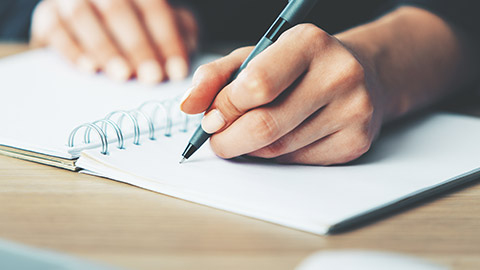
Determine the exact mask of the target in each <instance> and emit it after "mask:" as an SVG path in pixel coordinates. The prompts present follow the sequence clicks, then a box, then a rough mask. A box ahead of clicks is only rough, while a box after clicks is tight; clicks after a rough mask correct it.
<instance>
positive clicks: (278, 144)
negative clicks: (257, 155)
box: [262, 139, 286, 158]
mask: <svg viewBox="0 0 480 270" xmlns="http://www.w3.org/2000/svg"><path fill="white" fill-rule="evenodd" d="M285 149H286V145H285V143H284V142H283V140H282V139H279V140H277V141H275V142H274V143H272V144H269V145H267V146H265V147H264V149H263V150H262V157H264V158H275V157H279V156H281V155H283V154H284V153H285Z"/></svg>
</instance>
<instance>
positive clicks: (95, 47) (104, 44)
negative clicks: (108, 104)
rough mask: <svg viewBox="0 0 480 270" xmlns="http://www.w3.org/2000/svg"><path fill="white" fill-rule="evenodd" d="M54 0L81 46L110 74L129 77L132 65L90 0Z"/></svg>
mask: <svg viewBox="0 0 480 270" xmlns="http://www.w3.org/2000/svg"><path fill="white" fill-rule="evenodd" d="M55 3H56V4H57V5H58V8H59V11H60V14H61V16H62V19H63V21H65V22H66V23H67V25H68V26H69V29H70V30H71V31H72V33H73V34H74V35H75V37H76V39H77V40H78V42H79V43H80V45H81V47H82V48H84V49H85V51H86V52H87V53H88V54H89V55H92V56H94V57H95V59H96V60H97V62H98V64H99V65H100V67H102V69H103V70H104V71H105V72H106V73H107V75H109V76H110V77H111V78H113V79H116V80H120V81H124V80H127V79H128V78H130V76H131V75H132V74H133V68H132V67H131V66H130V64H129V63H128V62H127V61H126V60H125V58H124V57H123V56H122V54H121V53H120V51H119V49H118V48H117V47H116V46H115V44H114V42H113V40H112V39H111V38H110V37H109V34H108V32H107V30H106V29H105V27H104V26H103V24H102V22H101V21H100V19H99V18H98V16H97V15H96V13H95V11H94V9H93V8H92V5H91V4H90V3H89V2H88V1H87V0H70V1H64V0H57V1H56V2H55Z"/></svg>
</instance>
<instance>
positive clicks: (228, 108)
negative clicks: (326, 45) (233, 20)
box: [202, 32, 310, 133]
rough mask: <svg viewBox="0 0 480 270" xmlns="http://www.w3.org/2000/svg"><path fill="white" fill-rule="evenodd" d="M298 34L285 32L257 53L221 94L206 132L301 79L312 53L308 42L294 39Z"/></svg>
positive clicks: (206, 122) (207, 117)
mask: <svg viewBox="0 0 480 270" xmlns="http://www.w3.org/2000/svg"><path fill="white" fill-rule="evenodd" d="M296 34H297V32H293V33H291V34H290V35H289V34H286V35H284V36H282V38H280V39H279V40H278V41H277V42H276V43H275V44H273V45H272V46H271V47H269V48H267V49H266V50H265V51H264V52H262V53H260V54H259V55H258V56H256V57H255V58H254V59H253V60H252V61H251V62H250V63H249V64H248V66H247V67H246V68H245V69H244V70H243V71H242V72H241V73H240V74H239V76H238V77H237V78H236V79H235V80H234V81H233V82H232V83H231V84H229V85H227V86H226V87H225V88H224V89H223V90H222V91H221V92H220V93H219V94H218V95H217V97H216V98H215V100H214V102H213V104H212V109H211V110H210V111H209V112H207V114H206V115H205V117H204V118H203V120H202V128H203V129H204V130H205V132H207V133H215V132H218V131H219V130H221V129H223V128H225V127H227V126H228V125H229V124H231V123H232V122H233V121H235V120H236V119H237V118H238V117H239V116H241V115H242V114H244V113H245V112H247V111H249V110H251V109H253V108H257V107H259V106H261V105H265V104H268V103H270V102H272V101H274V100H275V99H276V98H277V97H278V96H279V95H280V94H281V93H282V92H283V91H284V90H286V89H287V88H288V87H289V86H290V85H292V84H293V83H294V82H295V81H296V80H297V79H299V77H300V76H301V75H302V74H303V73H304V72H305V71H306V70H307V68H308V67H309V65H310V57H309V54H308V53H305V52H304V50H305V48H306V47H305V45H306V44H301V43H300V42H292V41H293V40H295V39H296V38H295V35H296ZM286 52H288V53H286ZM285 67H288V68H285Z"/></svg>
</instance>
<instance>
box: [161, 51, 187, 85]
mask: <svg viewBox="0 0 480 270" xmlns="http://www.w3.org/2000/svg"><path fill="white" fill-rule="evenodd" d="M165 68H166V69H167V74H168V77H169V78H170V80H172V81H178V80H182V79H185V77H187V75H188V66H187V63H186V62H185V60H183V59H182V58H181V57H178V56H174V57H170V58H168V60H167V62H166V64H165Z"/></svg>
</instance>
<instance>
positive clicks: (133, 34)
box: [90, 0, 166, 84]
mask: <svg viewBox="0 0 480 270" xmlns="http://www.w3.org/2000/svg"><path fill="white" fill-rule="evenodd" d="M90 1H91V2H92V3H93V4H94V6H95V7H96V8H97V9H98V10H99V12H98V14H100V19H101V20H102V22H103V23H104V24H105V27H106V29H107V30H108V32H109V33H110V34H111V36H112V38H113V40H114V42H115V44H116V45H117V46H118V47H119V49H120V51H121V52H122V53H123V54H124V55H125V56H126V58H127V60H128V62H129V63H130V64H131V65H132V67H133V70H135V71H136V75H137V78H138V79H139V80H140V81H142V82H145V83H149V84H154V83H158V82H161V81H162V80H163V79H164V78H165V77H166V74H165V73H164V70H163V68H162V67H161V65H160V63H159V61H158V60H157V57H156V55H155V52H154V49H153V47H152V45H151V43H150V41H149V40H148V34H147V32H146V31H145V29H144V27H143V26H142V24H141V21H140V18H139V16H138V15H137V14H136V13H135V9H134V6H133V5H132V4H131V3H130V1H129V0H90Z"/></svg>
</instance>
